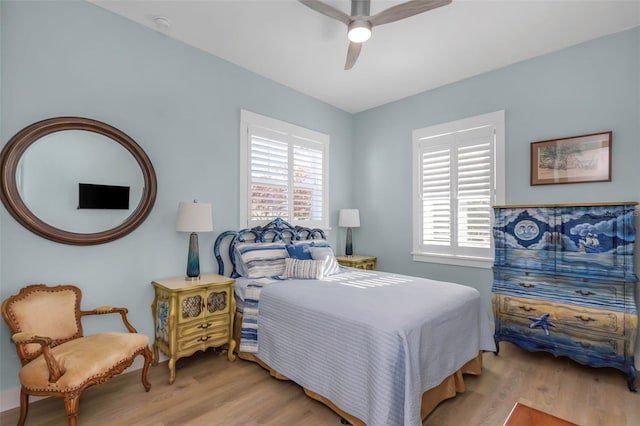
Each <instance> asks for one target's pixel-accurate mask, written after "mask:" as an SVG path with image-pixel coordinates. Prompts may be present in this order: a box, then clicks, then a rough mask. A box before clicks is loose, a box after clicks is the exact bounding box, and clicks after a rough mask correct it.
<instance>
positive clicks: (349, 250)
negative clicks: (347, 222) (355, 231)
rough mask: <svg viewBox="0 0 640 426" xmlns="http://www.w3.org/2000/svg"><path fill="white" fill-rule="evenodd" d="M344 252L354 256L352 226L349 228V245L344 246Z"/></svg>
mask: <svg viewBox="0 0 640 426" xmlns="http://www.w3.org/2000/svg"><path fill="white" fill-rule="evenodd" d="M344 254H346V255H347V256H353V241H352V236H351V227H348V228H347V245H346V246H345V248H344Z"/></svg>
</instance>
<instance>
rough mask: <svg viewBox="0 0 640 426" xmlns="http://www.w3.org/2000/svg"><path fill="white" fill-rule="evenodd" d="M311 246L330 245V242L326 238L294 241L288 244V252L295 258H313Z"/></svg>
mask: <svg viewBox="0 0 640 426" xmlns="http://www.w3.org/2000/svg"><path fill="white" fill-rule="evenodd" d="M310 247H329V243H328V242H326V241H324V240H318V241H316V240H301V241H293V242H292V243H291V244H287V252H289V257H293V258H294V259H301V260H311V259H312V257H311V253H310V252H309V248H310Z"/></svg>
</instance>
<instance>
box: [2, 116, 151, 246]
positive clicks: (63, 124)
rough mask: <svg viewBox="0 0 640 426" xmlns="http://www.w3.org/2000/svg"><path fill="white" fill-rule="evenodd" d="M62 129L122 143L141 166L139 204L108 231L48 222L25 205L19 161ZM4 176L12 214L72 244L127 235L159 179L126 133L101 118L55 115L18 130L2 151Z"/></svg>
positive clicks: (146, 206)
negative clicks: (19, 181)
mask: <svg viewBox="0 0 640 426" xmlns="http://www.w3.org/2000/svg"><path fill="white" fill-rule="evenodd" d="M63 130H85V131H88V132H94V133H98V134H101V135H103V136H106V137H108V138H109V139H111V140H113V141H114V142H116V143H119V144H120V145H122V147H123V148H124V149H126V150H127V151H128V152H129V153H130V154H131V155H132V156H133V158H135V160H136V162H137V163H138V165H139V166H140V169H141V170H142V175H143V177H144V191H143V194H142V199H141V200H140V203H139V204H138V207H137V208H136V209H135V210H134V211H133V213H131V215H130V216H129V217H128V218H127V219H126V220H125V221H124V222H123V223H121V224H120V225H118V226H116V227H115V228H111V229H107V230H106V231H101V232H95V233H77V232H71V231H65V230H62V229H59V228H56V227H54V226H51V225H49V224H48V223H46V222H44V221H43V220H41V219H40V218H38V217H37V216H36V215H35V214H34V213H33V212H32V211H31V210H29V208H28V207H27V206H26V204H25V203H24V201H23V200H22V198H21V197H20V192H19V191H18V186H17V182H16V172H17V171H18V163H19V162H20V158H22V155H23V154H24V153H25V152H26V150H27V149H28V148H29V147H30V146H31V145H33V144H34V143H36V142H37V141H38V140H39V139H40V138H42V137H44V136H47V135H49V134H51V133H54V132H60V131H63ZM0 173H1V177H2V179H1V180H2V182H1V188H0V189H1V191H0V198H1V199H2V203H3V204H4V205H5V207H6V208H7V210H8V211H9V213H10V214H11V216H13V217H14V219H16V220H17V221H18V222H19V223H20V224H21V225H22V226H24V227H25V228H27V229H28V230H29V231H31V232H33V233H35V234H37V235H39V236H41V237H43V238H46V239H48V240H51V241H55V242H57V243H63V244H72V245H94V244H103V243H107V242H109V241H113V240H116V239H118V238H121V237H124V236H125V235H127V234H129V233H130V232H132V231H133V230H134V229H136V228H137V227H138V226H140V224H141V223H142V222H143V221H144V220H145V219H146V218H147V216H148V215H149V213H151V209H152V208H153V205H154V203H155V200H156V192H157V181H156V174H155V171H154V169H153V165H152V164H151V161H150V160H149V157H147V154H146V153H145V152H144V150H143V149H142V148H141V147H140V146H139V145H138V144H137V143H136V142H135V141H134V140H133V139H131V138H130V137H129V136H128V135H127V134H125V133H124V132H122V131H120V130H118V129H116V128H115V127H112V126H110V125H108V124H106V123H103V122H101V121H97V120H92V119H90V118H82V117H55V118H49V119H46V120H42V121H38V122H37V123H33V124H31V125H29V126H27V127H25V128H24V129H22V130H20V131H19V132H18V133H16V134H15V135H14V136H13V137H12V138H11V139H10V140H9V142H7V144H6V145H5V146H4V147H3V149H2V152H0Z"/></svg>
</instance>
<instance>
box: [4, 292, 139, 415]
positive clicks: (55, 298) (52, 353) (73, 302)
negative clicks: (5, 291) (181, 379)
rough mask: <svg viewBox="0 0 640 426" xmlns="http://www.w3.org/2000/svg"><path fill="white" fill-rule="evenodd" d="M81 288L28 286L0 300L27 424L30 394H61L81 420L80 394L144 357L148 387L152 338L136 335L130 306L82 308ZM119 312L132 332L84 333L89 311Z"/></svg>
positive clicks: (21, 404) (91, 313) (91, 312)
mask: <svg viewBox="0 0 640 426" xmlns="http://www.w3.org/2000/svg"><path fill="white" fill-rule="evenodd" d="M81 298H82V292H81V291H80V289H79V288H78V287H75V286H72V285H59V286H55V287H49V286H46V285H44V284H36V285H30V286H27V287H25V288H23V289H22V290H20V293H19V294H17V295H15V296H11V297H9V298H7V299H6V300H5V301H4V302H3V303H2V317H3V318H4V320H5V322H6V323H7V325H8V326H9V330H10V331H11V334H12V339H13V341H14V343H15V345H16V351H17V352H18V357H19V358H20V362H21V363H22V369H21V370H20V372H19V373H18V376H19V378H20V383H21V384H22V387H21V389H20V419H19V420H18V425H23V424H24V422H25V420H26V417H27V411H28V408H29V395H38V396H59V397H62V398H64V406H65V409H66V411H67V416H68V418H69V425H70V426H74V425H76V424H77V419H78V408H79V401H80V393H81V392H82V391H83V390H84V389H85V388H87V387H89V386H92V385H95V384H98V383H103V382H106V381H107V380H109V379H111V378H112V377H114V376H115V375H117V374H120V373H121V372H122V371H124V370H125V369H126V368H127V367H129V366H130V365H131V364H132V363H133V360H134V358H135V357H136V356H138V355H142V356H143V357H144V366H143V368H142V385H143V386H144V388H145V389H146V391H149V389H151V384H150V383H149V381H148V380H147V372H148V370H149V364H150V362H151V351H150V350H149V338H148V337H147V336H145V335H142V334H138V333H137V332H136V329H135V328H133V326H132V325H131V324H130V323H129V321H128V320H127V312H128V310H127V309H126V308H113V307H111V306H101V307H99V308H96V309H93V310H90V311H82V310H80V300H81ZM112 313H114V314H120V315H121V316H122V321H123V323H124V326H125V327H126V328H127V330H128V331H129V332H128V333H116V332H113V333H112V332H109V333H98V334H94V335H90V336H84V335H83V333H82V323H81V318H82V317H83V316H86V315H102V314H112Z"/></svg>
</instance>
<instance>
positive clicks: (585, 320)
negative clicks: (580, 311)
mask: <svg viewBox="0 0 640 426" xmlns="http://www.w3.org/2000/svg"><path fill="white" fill-rule="evenodd" d="M576 318H578V319H579V320H580V321H584V322H589V321H595V319H593V318H591V317H585V316H582V315H576Z"/></svg>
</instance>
